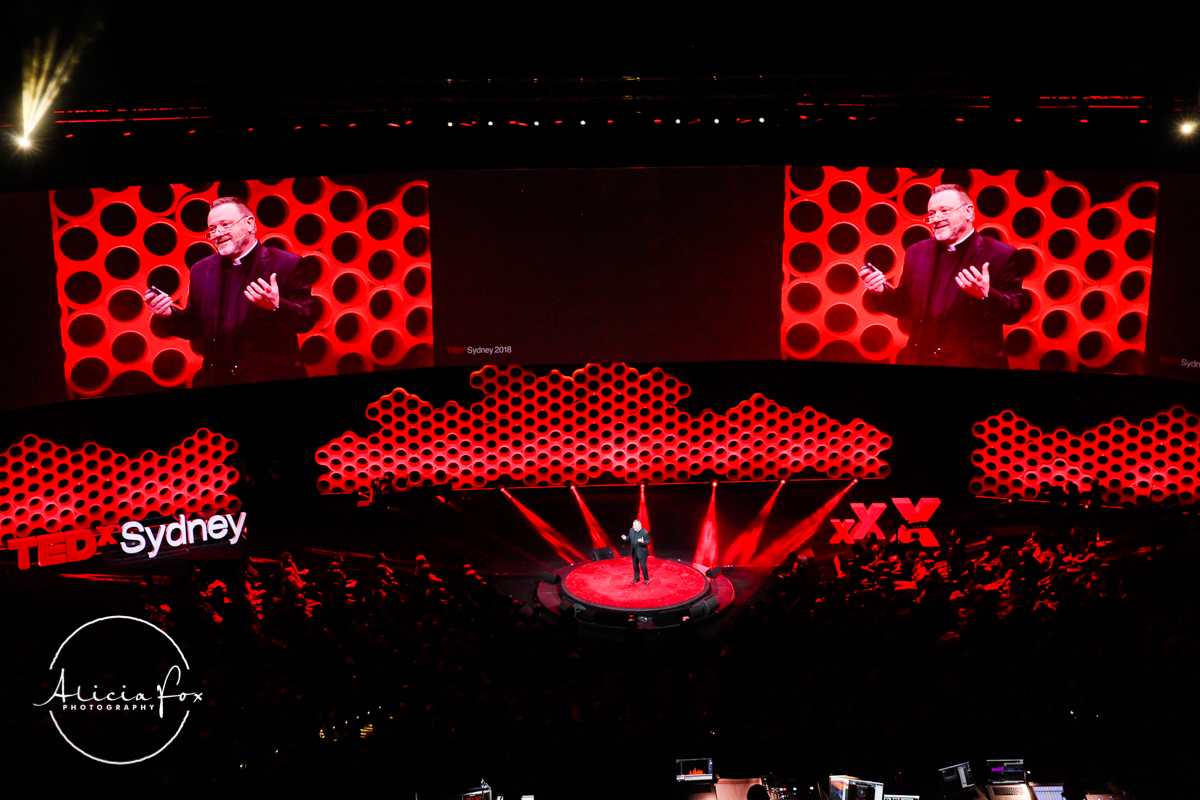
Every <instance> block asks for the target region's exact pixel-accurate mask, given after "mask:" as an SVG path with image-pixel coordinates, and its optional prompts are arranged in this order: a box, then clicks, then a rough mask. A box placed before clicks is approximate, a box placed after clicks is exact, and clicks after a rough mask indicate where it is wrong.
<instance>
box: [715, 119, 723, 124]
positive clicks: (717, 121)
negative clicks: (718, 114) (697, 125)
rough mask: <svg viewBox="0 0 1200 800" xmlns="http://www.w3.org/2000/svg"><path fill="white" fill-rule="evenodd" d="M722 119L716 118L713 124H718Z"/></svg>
mask: <svg viewBox="0 0 1200 800" xmlns="http://www.w3.org/2000/svg"><path fill="white" fill-rule="evenodd" d="M720 121H721V120H719V119H714V120H713V124H714V125H716V124H717V123H719V122H720Z"/></svg>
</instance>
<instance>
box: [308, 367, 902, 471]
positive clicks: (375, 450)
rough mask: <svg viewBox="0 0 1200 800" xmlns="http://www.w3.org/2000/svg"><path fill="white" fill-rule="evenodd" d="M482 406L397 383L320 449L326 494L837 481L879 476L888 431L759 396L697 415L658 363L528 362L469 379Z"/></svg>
mask: <svg viewBox="0 0 1200 800" xmlns="http://www.w3.org/2000/svg"><path fill="white" fill-rule="evenodd" d="M471 385H472V386H473V387H475V388H476V389H479V390H482V392H483V394H484V398H483V400H482V401H480V402H476V403H472V404H471V405H470V406H464V405H462V404H459V403H456V402H453V401H451V402H449V403H447V404H445V405H444V406H442V407H440V408H434V407H433V405H431V404H430V403H427V402H424V401H422V400H421V398H419V397H417V396H416V395H414V394H409V393H408V392H406V391H404V390H403V389H396V390H395V391H393V392H391V393H390V394H388V395H385V396H384V397H381V398H380V399H379V400H377V401H376V402H374V403H371V404H370V405H369V406H367V418H368V419H369V420H371V421H372V422H374V423H377V424H378V425H379V426H380V430H379V431H378V432H377V433H373V434H371V435H369V436H359V435H358V434H355V433H351V432H347V433H345V434H344V435H342V436H339V437H338V438H336V439H334V440H332V441H331V442H329V444H327V445H325V446H324V447H322V448H320V449H319V450H318V451H317V454H316V460H317V463H318V464H320V465H321V466H322V467H324V468H325V469H327V470H328V473H327V474H325V475H323V476H322V477H321V479H320V481H319V483H318V488H319V489H320V490H321V491H323V492H350V491H356V490H358V489H365V488H366V487H367V486H369V485H370V482H371V481H372V480H374V479H375V478H378V477H381V476H383V475H384V474H385V473H389V472H390V473H393V474H395V475H397V476H401V477H405V478H407V480H408V483H409V485H410V486H413V485H421V484H431V483H432V484H440V483H446V482H450V483H452V484H453V485H454V487H455V488H460V489H461V488H468V487H483V486H487V485H488V484H491V483H493V482H494V481H498V480H500V479H511V480H514V481H520V482H523V483H525V484H526V485H529V486H534V485H537V486H558V485H564V484H566V483H568V482H572V483H579V484H582V483H586V482H587V481H588V480H590V479H593V478H597V477H599V476H601V475H604V474H611V475H613V476H616V477H617V478H618V479H619V480H624V481H627V482H628V483H637V482H639V481H642V480H645V481H650V482H652V483H670V482H676V481H686V480H689V479H693V478H695V477H697V476H698V475H699V474H700V473H702V472H704V471H707V470H711V471H712V472H713V473H715V474H717V475H720V476H722V477H724V478H727V479H730V480H760V479H779V478H787V477H788V476H794V475H798V474H799V473H800V472H802V471H803V470H805V469H806V468H811V469H813V470H814V471H815V472H818V473H823V474H825V475H828V476H829V477H831V478H850V477H856V478H869V477H882V476H884V475H887V474H888V472H889V469H890V468H889V466H888V464H887V462H885V461H884V460H883V458H882V453H883V451H884V450H886V449H888V448H889V447H891V445H892V440H891V437H889V436H888V435H887V434H884V433H882V432H881V431H879V430H878V429H877V428H875V427H874V426H872V425H869V424H867V423H865V422H863V421H862V420H859V419H855V420H851V421H850V422H848V423H845V424H843V423H840V422H838V421H837V420H834V419H831V418H830V417H828V416H827V415H825V414H822V413H820V412H819V411H816V410H814V409H812V408H804V409H801V410H800V411H795V412H793V411H789V410H788V409H787V408H784V407H783V406H781V405H779V404H778V403H775V402H772V401H771V400H768V399H767V398H765V397H763V396H762V395H761V394H755V395H753V396H752V397H751V398H750V399H749V400H746V401H744V402H742V403H740V404H739V405H738V406H736V407H734V408H731V409H729V411H727V412H725V413H724V414H716V413H714V412H712V411H703V412H701V413H700V414H698V415H696V416H694V417H693V416H691V415H689V414H687V413H686V412H683V411H680V410H679V409H678V408H677V407H676V404H677V403H678V402H679V401H680V400H682V399H683V398H686V397H687V396H688V395H690V394H691V388H690V387H689V386H688V385H687V384H685V383H682V382H680V381H678V380H677V379H676V378H674V377H672V376H671V375H668V374H667V373H665V372H664V371H662V370H661V369H653V370H651V371H649V372H648V373H646V374H642V373H640V372H638V371H637V370H635V369H633V368H631V367H628V366H626V365H624V364H612V365H598V364H589V365H587V366H585V367H580V368H579V369H577V370H575V371H574V372H572V373H571V374H570V375H569V376H568V375H563V374H562V373H561V372H559V371H558V370H551V371H550V372H549V373H547V374H545V375H537V374H536V373H534V372H532V371H530V370H527V369H524V368H522V367H517V366H510V367H484V368H482V369H480V370H478V371H476V372H473V373H472V374H471Z"/></svg>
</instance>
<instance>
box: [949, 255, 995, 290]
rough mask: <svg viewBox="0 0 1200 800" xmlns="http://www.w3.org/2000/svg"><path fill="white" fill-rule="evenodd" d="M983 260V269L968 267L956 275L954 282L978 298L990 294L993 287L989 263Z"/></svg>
mask: <svg viewBox="0 0 1200 800" xmlns="http://www.w3.org/2000/svg"><path fill="white" fill-rule="evenodd" d="M989 263H990V262H987V261H985V262H983V269H982V270H978V269H975V267H967V268H966V269H964V270H963V271H962V272H960V273H958V274H957V275H955V276H954V282H955V283H957V284H958V288H960V289H962V290H963V291H964V292H966V293H967V294H969V295H971V297H974V298H975V299H977V300H982V299H984V298H985V297H987V296H988V292H989V291H991V288H992V279H991V278H990V277H988V264H989Z"/></svg>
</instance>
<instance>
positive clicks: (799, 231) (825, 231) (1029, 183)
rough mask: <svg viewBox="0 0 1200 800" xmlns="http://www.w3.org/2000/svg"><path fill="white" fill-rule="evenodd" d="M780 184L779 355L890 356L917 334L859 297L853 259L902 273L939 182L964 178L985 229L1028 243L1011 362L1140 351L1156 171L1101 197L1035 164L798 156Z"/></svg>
mask: <svg viewBox="0 0 1200 800" xmlns="http://www.w3.org/2000/svg"><path fill="white" fill-rule="evenodd" d="M1018 176H1020V177H1018ZM785 182H786V186H787V190H788V197H789V199H788V200H787V201H786V202H785V204H784V234H785V235H784V245H783V278H784V279H783V293H782V310H783V326H782V328H781V331H780V347H781V349H782V354H783V357H784V358H800V359H808V358H815V357H817V356H818V355H819V354H821V351H822V349H824V348H826V347H827V346H829V345H831V344H834V343H837V342H845V343H846V346H848V347H852V348H853V350H848V349H847V350H843V351H842V352H841V353H838V352H837V348H836V347H835V348H833V350H832V351H831V352H829V353H826V354H825V356H823V357H825V358H845V357H848V356H849V357H854V358H858V357H859V356H861V357H863V358H866V359H868V360H871V361H895V358H896V353H898V352H899V351H900V349H901V348H902V347H903V346H904V344H905V343H906V342H907V341H908V336H907V334H906V333H904V332H903V331H902V330H901V329H900V326H899V324H898V321H897V320H896V319H895V318H894V317H890V316H888V315H886V314H881V313H873V312H872V311H871V310H870V309H869V308H867V307H865V306H864V303H863V296H864V294H865V291H866V290H865V289H863V287H862V284H861V283H860V282H859V281H858V280H857V276H856V270H857V268H858V267H860V266H861V265H862V264H864V263H866V262H868V261H869V262H871V263H873V264H874V265H875V266H877V267H879V268H880V269H884V267H885V266H886V267H889V269H884V271H885V272H886V273H887V274H888V280H889V282H890V283H892V285H896V284H897V283H898V282H899V279H900V274H901V272H902V267H903V264H904V250H905V245H906V244H912V243H913V242H915V241H917V240H918V239H921V238H927V237H928V235H929V233H928V228H926V226H925V225H924V222H923V219H922V215H923V214H924V209H925V203H926V200H927V199H928V195H929V190H930V189H932V188H933V187H934V186H936V185H938V184H940V183H959V184H963V185H966V186H967V189H968V190H969V192H970V194H971V197H972V198H973V199H974V201H975V205H976V216H975V228H976V230H978V231H980V232H981V233H983V234H985V235H990V236H995V237H997V238H999V239H1000V240H1001V241H1004V242H1006V243H1008V244H1011V245H1012V246H1013V247H1015V248H1017V250H1019V251H1024V252H1023V253H1022V255H1021V258H1022V260H1023V263H1024V264H1025V266H1026V268H1027V269H1028V270H1029V272H1028V274H1027V275H1026V277H1025V281H1024V284H1023V285H1024V288H1025V289H1027V290H1028V291H1029V293H1030V294H1031V296H1032V298H1033V306H1032V308H1031V309H1030V311H1029V312H1028V313H1027V314H1026V315H1025V317H1024V318H1023V319H1022V320H1021V321H1020V322H1019V323H1018V324H1016V325H1010V326H1006V327H1005V350H1006V351H1007V352H1008V354H1009V365H1010V366H1012V367H1014V368H1021V369H1039V368H1044V369H1066V370H1075V369H1078V368H1079V366H1080V365H1085V366H1087V367H1104V366H1106V365H1108V364H1109V363H1110V362H1112V361H1113V359H1114V358H1115V357H1116V356H1118V355H1119V354H1122V353H1130V351H1132V353H1134V354H1138V355H1140V354H1141V353H1144V352H1145V348H1146V312H1147V307H1148V302H1149V297H1150V276H1151V271H1152V270H1151V261H1152V258H1151V255H1152V249H1153V240H1154V224H1155V217H1154V206H1155V205H1156V198H1157V191H1158V184H1157V183H1153V182H1144V183H1136V184H1133V185H1131V186H1128V187H1126V189H1125V191H1124V192H1123V193H1122V195H1121V197H1120V198H1119V199H1117V200H1116V201H1114V202H1112V203H1095V204H1093V203H1092V201H1091V198H1090V196H1089V194H1088V191H1087V188H1086V187H1084V186H1082V185H1080V184H1078V183H1072V182H1070V181H1065V180H1062V179H1061V178H1059V177H1057V176H1056V175H1054V174H1053V173H1051V172H1043V171H1040V170H1039V171H1022V172H1020V173H1018V172H1017V171H1015V170H1006V171H992V172H985V171H983V170H953V171H951V170H944V171H943V170H921V171H920V172H919V173H918V172H916V171H914V170H911V169H881V168H870V169H868V168H866V167H860V168H854V169H835V168H832V167H825V168H820V167H790V168H788V170H787V179H786V181H785ZM1135 192H1138V193H1139V196H1138V198H1137V201H1138V202H1135V201H1134V199H1133V196H1134V193H1135ZM1147 193H1153V194H1152V195H1150V196H1149V201H1148V202H1147V200H1146V198H1147V196H1148V195H1147ZM1135 211H1137V213H1135ZM914 212H918V213H914ZM1138 214H1141V216H1138ZM855 351H857V352H856V353H855Z"/></svg>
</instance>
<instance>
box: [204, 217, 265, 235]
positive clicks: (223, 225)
mask: <svg viewBox="0 0 1200 800" xmlns="http://www.w3.org/2000/svg"><path fill="white" fill-rule="evenodd" d="M252 216H254V215H253V214H247V215H246V216H244V217H239V218H238V219H235V220H234V221H233V222H218V223H217V224H216V225H209V226H208V233H206V234H204V237H205V238H206V239H212V238H213V237H215V236H220V235H221V234H222V233H226V232H227V231H229V229H230V228H232V227H233V226H234V225H237V224H238V223H239V222H241V221H242V220H244V219H250V217H252Z"/></svg>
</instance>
